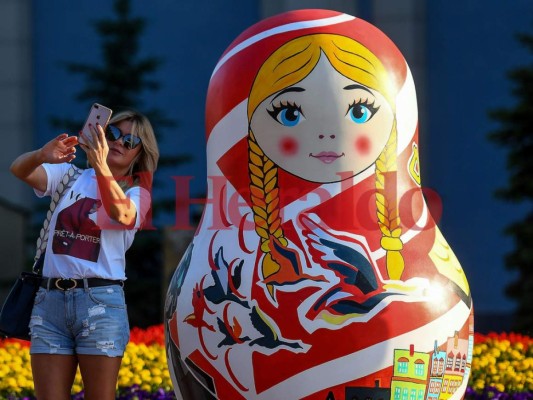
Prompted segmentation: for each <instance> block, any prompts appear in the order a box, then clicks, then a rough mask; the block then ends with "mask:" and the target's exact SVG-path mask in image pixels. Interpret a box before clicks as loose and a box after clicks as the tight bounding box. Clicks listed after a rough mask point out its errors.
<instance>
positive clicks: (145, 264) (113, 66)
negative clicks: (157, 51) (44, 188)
mask: <svg viewBox="0 0 533 400" xmlns="http://www.w3.org/2000/svg"><path fill="white" fill-rule="evenodd" d="M113 12H114V18H110V19H101V20H98V21H95V22H94V27H95V29H96V31H97V33H98V34H99V36H100V37H101V49H102V59H101V65H86V64H80V63H66V64H65V67H66V68H67V70H68V71H70V72H72V73H74V74H81V75H83V76H85V81H86V85H85V88H83V89H82V90H81V91H80V92H79V93H78V94H77V96H76V100H78V101H83V102H85V103H87V104H91V103H93V102H98V103H101V104H104V105H106V106H110V107H111V108H112V109H113V110H114V111H118V110H119V109H120V108H122V107H131V108H134V109H141V108H142V111H143V114H145V115H147V116H148V118H149V119H150V121H151V122H152V125H153V126H154V130H155V132H156V135H157V136H158V140H159V143H160V145H161V140H160V135H159V132H160V128H161V127H174V126H176V124H175V122H174V121H173V120H171V119H169V118H166V117H165V116H164V115H163V113H162V112H161V111H160V110H158V109H148V110H147V109H146V108H145V107H144V105H143V104H142V100H141V99H142V93H143V92H144V91H146V90H149V91H154V90H157V89H158V88H159V84H158V82H156V81H154V80H153V79H151V78H150V74H152V73H153V72H155V71H156V70H157V68H158V67H159V65H160V64H161V62H162V61H161V60H160V59H158V58H156V57H145V58H141V57H140V56H139V37H140V36H141V35H142V33H143V32H144V29H145V27H146V20H145V19H144V18H142V17H133V16H131V7H130V0H115V1H114V3H113ZM83 122H84V121H76V120H70V119H62V118H52V119H51V123H52V125H54V126H57V127H61V128H62V129H65V128H67V129H68V130H70V131H71V132H78V131H79V129H80V127H81V126H82V125H83ZM80 153H83V152H78V153H77V155H78V157H77V159H76V160H77V161H76V163H77V164H78V165H79V166H81V167H84V166H85V159H84V157H83V155H82V154H80ZM79 156H81V157H79ZM189 159H190V157H189V156H187V155H177V156H165V155H162V156H161V158H160V161H159V167H158V171H160V170H161V169H162V168H167V167H169V166H175V165H176V164H178V163H183V162H186V161H188V160H189ZM159 185H160V182H159V180H158V175H157V173H156V175H155V179H154V187H157V186H159ZM173 205H174V199H173V198H172V199H165V198H158V199H155V198H154V199H153V210H154V214H155V212H157V211H159V210H162V209H163V210H169V208H170V207H172V206H173ZM170 210H171V208H170ZM161 243H162V232H161V231H160V230H151V231H140V232H138V233H137V235H136V238H135V241H134V242H133V245H132V247H131V248H130V249H129V250H128V252H127V254H126V265H127V274H128V278H129V279H128V281H127V284H126V286H125V292H126V299H127V301H128V309H129V314H130V322H131V324H132V325H134V326H140V327H146V326H147V325H151V324H155V323H159V322H161V318H162V305H161V304H160V303H161V301H160V300H161V298H162V296H161V289H162V288H161V266H162V259H161Z"/></svg>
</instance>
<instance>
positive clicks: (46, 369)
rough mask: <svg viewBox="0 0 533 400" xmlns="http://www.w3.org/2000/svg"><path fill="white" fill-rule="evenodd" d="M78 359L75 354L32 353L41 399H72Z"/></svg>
mask: <svg viewBox="0 0 533 400" xmlns="http://www.w3.org/2000/svg"><path fill="white" fill-rule="evenodd" d="M77 366H78V360H77V358H76V356H73V355H62V354H32V356H31V369H32V374H33V381H34V384H35V394H36V396H37V398H38V399H39V400H70V398H71V397H70V391H71V390H72V384H73V383H74V377H75V376H76V368H77Z"/></svg>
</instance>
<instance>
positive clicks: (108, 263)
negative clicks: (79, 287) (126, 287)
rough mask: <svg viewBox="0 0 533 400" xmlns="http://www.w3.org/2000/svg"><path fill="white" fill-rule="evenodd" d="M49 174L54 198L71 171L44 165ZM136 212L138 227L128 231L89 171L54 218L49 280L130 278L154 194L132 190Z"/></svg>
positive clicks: (46, 264) (47, 261) (46, 273)
mask: <svg viewBox="0 0 533 400" xmlns="http://www.w3.org/2000/svg"><path fill="white" fill-rule="evenodd" d="M43 167H44V169H45V171H46V174H47V176H48V185H47V188H46V191H45V192H40V191H38V190H35V193H36V194H37V196H39V197H43V196H50V195H52V194H53V193H55V190H56V187H57V185H58V184H59V182H61V179H62V178H63V176H64V175H65V173H66V172H67V171H68V169H69V168H70V164H67V163H64V164H43ZM125 194H126V196H127V197H128V198H129V199H130V200H131V202H132V203H133V205H134V206H135V209H136V212H137V213H136V220H135V226H134V227H132V228H130V229H128V228H126V227H125V226H124V225H121V224H119V223H118V222H116V221H114V220H112V219H111V218H110V217H109V216H108V215H107V213H106V211H105V209H104V207H103V205H102V202H101V200H100V196H99V193H98V186H97V183H96V175H95V173H94V169H92V168H90V169H86V170H84V171H83V172H82V174H81V175H80V177H79V178H78V179H77V180H76V181H75V182H74V184H73V185H72V187H71V188H70V189H68V190H67V191H66V192H65V193H63V195H62V197H61V200H60V202H59V204H58V205H57V207H56V209H55V210H54V212H53V214H52V219H51V221H50V228H49V233H48V244H47V246H46V256H45V259H44V266H43V276H46V277H50V278H60V277H61V278H74V279H80V278H105V279H120V280H124V279H126V275H125V266H126V260H125V253H126V250H128V248H129V247H130V246H131V244H132V242H133V238H134V236H135V233H136V232H137V229H139V227H140V226H141V224H142V222H143V221H144V218H145V217H146V213H147V212H148V210H149V208H150V202H151V197H150V193H149V192H148V191H147V190H146V189H144V188H141V187H138V186H135V187H132V188H130V189H128V190H127V191H126V193H125Z"/></svg>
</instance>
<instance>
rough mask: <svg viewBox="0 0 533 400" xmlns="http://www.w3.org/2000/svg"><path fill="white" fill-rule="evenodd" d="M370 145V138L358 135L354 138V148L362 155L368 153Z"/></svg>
mask: <svg viewBox="0 0 533 400" xmlns="http://www.w3.org/2000/svg"><path fill="white" fill-rule="evenodd" d="M371 146H372V144H371V143H370V139H369V138H368V137H366V136H359V137H358V138H357V139H356V140H355V150H356V151H357V153H359V154H360V155H362V156H366V155H367V154H368V153H370V148H371Z"/></svg>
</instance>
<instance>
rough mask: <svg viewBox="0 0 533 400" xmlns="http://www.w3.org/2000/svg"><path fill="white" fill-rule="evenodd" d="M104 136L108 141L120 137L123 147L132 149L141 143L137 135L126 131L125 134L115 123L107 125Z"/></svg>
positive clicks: (113, 140)
mask: <svg viewBox="0 0 533 400" xmlns="http://www.w3.org/2000/svg"><path fill="white" fill-rule="evenodd" d="M105 137H106V138H107V140H109V141H110V142H115V141H117V140H119V139H121V138H122V144H123V145H124V147H125V148H127V149H130V150H133V149H134V148H135V147H137V146H138V145H140V144H141V143H142V140H141V138H140V137H139V136H133V135H132V134H131V133H126V134H125V135H124V134H123V133H122V131H121V130H120V129H119V128H117V127H116V126H115V125H108V126H107V128H106V129H105Z"/></svg>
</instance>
